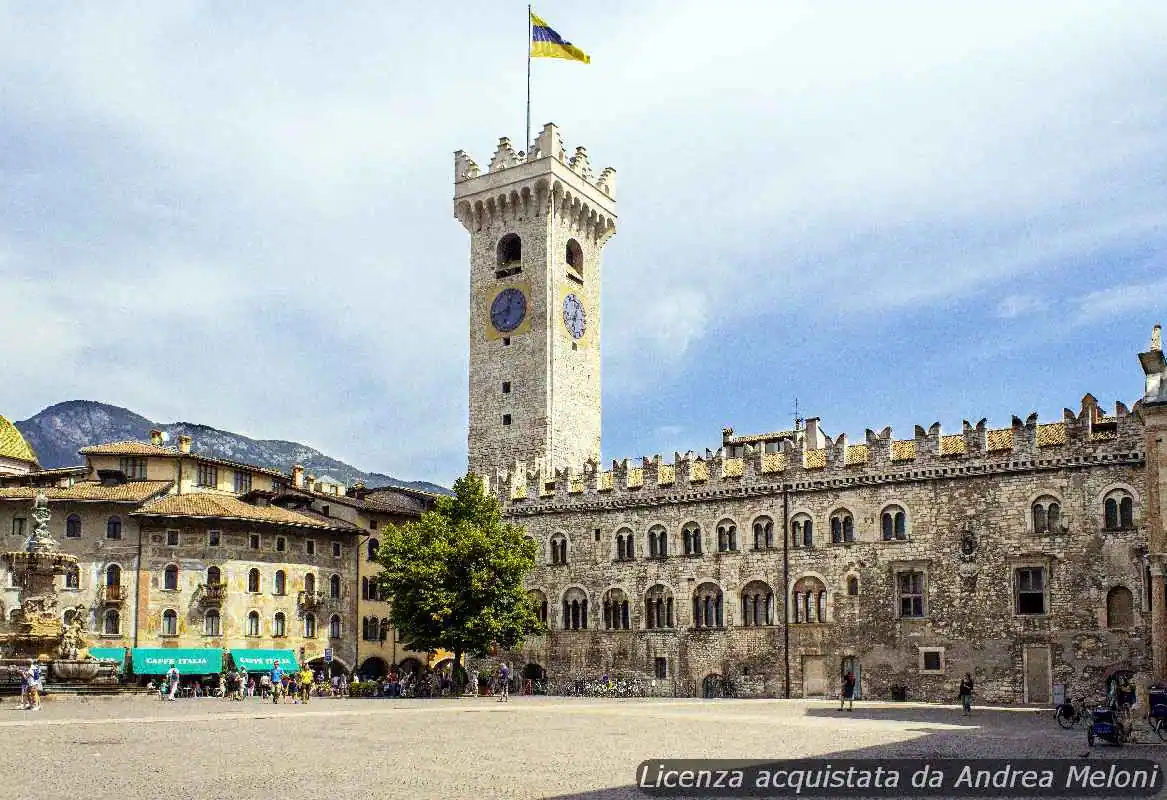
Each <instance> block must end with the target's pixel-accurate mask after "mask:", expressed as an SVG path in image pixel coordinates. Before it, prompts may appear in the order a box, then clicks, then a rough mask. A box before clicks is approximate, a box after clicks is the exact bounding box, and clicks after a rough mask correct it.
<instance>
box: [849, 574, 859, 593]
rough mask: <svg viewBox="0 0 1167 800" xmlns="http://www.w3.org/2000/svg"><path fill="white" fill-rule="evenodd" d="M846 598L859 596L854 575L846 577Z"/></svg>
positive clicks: (857, 580)
mask: <svg viewBox="0 0 1167 800" xmlns="http://www.w3.org/2000/svg"><path fill="white" fill-rule="evenodd" d="M847 596H848V597H858V596H859V579H858V578H856V577H855V576H854V575H849V576H848V577H847Z"/></svg>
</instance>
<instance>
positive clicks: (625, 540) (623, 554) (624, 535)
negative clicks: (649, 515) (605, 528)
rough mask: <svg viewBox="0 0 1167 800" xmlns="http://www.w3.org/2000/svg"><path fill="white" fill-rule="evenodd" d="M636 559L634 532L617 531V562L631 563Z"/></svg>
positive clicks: (624, 529) (627, 529)
mask: <svg viewBox="0 0 1167 800" xmlns="http://www.w3.org/2000/svg"><path fill="white" fill-rule="evenodd" d="M634 558H636V548H635V546H634V543H633V539H632V530H631V529H629V528H621V529H620V530H618V531H616V560H617V561H631V560H632V559H634Z"/></svg>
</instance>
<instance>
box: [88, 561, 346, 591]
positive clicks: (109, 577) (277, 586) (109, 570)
mask: <svg viewBox="0 0 1167 800" xmlns="http://www.w3.org/2000/svg"><path fill="white" fill-rule="evenodd" d="M121 574H122V570H121V567H119V566H118V565H117V564H110V565H109V566H108V567H106V570H105V585H106V586H118V585H120V584H121ZM222 582H223V573H222V570H220V568H219V567H208V568H207V572H206V585H207V586H218V585H220V584H221V583H222ZM367 582H368V578H365V579H364V583H362V589H364V590H365V591H366V592H367ZM342 585H343V582H342V580H341V577H340V575H337V574H333V575H331V576H330V577H329V578H328V596H329V597H331V598H333V599H338V598H339V597H340V596H341V588H342ZM162 588H163V589H164V590H166V591H171V592H176V591H178V590H179V571H178V565H176V564H167V565H166V567H165V568H164V569H163V570H162ZM247 591H248V592H249V593H251V594H259V593H260V592H262V591H263V576H262V575H261V574H260V571H259V569H257V568H255V567H252V568H251V569H249V570H248V571H247ZM304 591H305V592H307V593H309V594H313V593H315V592H316V575H315V574H314V573H311V572H309V573H307V574H306V575H304ZM287 593H288V574H287V572H286V571H284V570H282V569H277V570H276V571H275V575H273V576H272V594H274V595H285V594H287ZM366 599H369V598H368V597H366Z"/></svg>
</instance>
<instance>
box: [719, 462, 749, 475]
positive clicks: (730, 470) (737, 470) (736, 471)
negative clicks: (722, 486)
mask: <svg viewBox="0 0 1167 800" xmlns="http://www.w3.org/2000/svg"><path fill="white" fill-rule="evenodd" d="M745 469H746V465H745V462H744V461H743V460H742V459H740V458H727V459H725V463H724V465H723V466H722V470H721V473H722V475H724V476H725V477H727V478H740V477H741V476H742V474H743V473H744V472H745Z"/></svg>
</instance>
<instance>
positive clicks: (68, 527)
mask: <svg viewBox="0 0 1167 800" xmlns="http://www.w3.org/2000/svg"><path fill="white" fill-rule="evenodd" d="M65 538H66V539H80V538H81V515H79V514H70V515H69V517H68V519H66V520H65Z"/></svg>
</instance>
